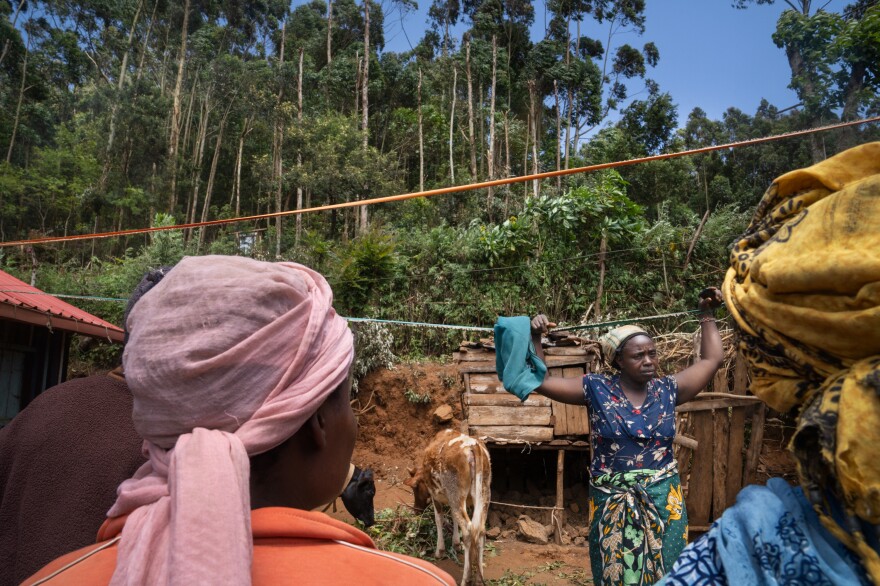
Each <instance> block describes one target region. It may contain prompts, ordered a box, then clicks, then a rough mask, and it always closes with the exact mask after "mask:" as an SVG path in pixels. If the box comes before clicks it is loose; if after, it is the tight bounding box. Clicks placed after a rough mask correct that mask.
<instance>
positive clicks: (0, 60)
mask: <svg viewBox="0 0 880 586" xmlns="http://www.w3.org/2000/svg"><path fill="white" fill-rule="evenodd" d="M26 1H27V0H21V2H19V3H18V6H17V7H16V8H15V14H14V15H13V16H12V22H11V28H15V23H16V22H18V15H19V14H20V13H21V9H22V8H24V4H25V2H26ZM10 42H11V39H6V42H5V43H3V50H2V51H0V64H2V63H3V60H4V59H5V58H6V54H7V53H8V52H9V43H10Z"/></svg>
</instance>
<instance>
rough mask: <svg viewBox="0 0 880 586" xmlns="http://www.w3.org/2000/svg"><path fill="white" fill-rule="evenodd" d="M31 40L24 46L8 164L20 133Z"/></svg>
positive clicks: (7, 154)
mask: <svg viewBox="0 0 880 586" xmlns="http://www.w3.org/2000/svg"><path fill="white" fill-rule="evenodd" d="M30 48H31V39H30V36H28V42H27V43H26V44H25V46H24V63H22V66H21V85H20V86H19V88H18V103H17V104H16V105H15V118H14V120H13V123H12V136H10V137H9V148H8V149H7V150H6V164H7V165H8V164H10V163H11V162H12V149H13V148H15V135H16V134H17V133H18V121H19V120H20V119H21V102H22V101H23V100H24V92H25V89H26V88H25V82H26V81H27V67H28V57H29V56H30V54H31V52H30Z"/></svg>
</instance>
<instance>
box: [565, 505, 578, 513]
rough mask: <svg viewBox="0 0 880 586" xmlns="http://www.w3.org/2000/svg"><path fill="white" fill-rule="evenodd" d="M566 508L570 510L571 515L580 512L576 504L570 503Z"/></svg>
mask: <svg viewBox="0 0 880 586" xmlns="http://www.w3.org/2000/svg"><path fill="white" fill-rule="evenodd" d="M568 508H569V509H571V512H572V513H579V512H580V511H581V508H580V506H579V505H578V504H577V503H571V504H570V505H568Z"/></svg>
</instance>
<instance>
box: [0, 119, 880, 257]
mask: <svg viewBox="0 0 880 586" xmlns="http://www.w3.org/2000/svg"><path fill="white" fill-rule="evenodd" d="M869 122H880V116H874V117H872V118H864V119H862V120H853V121H851V122H841V123H838V124H829V125H827V126H820V127H817V128H809V129H807V130H795V131H792V132H786V133H783V134H776V135H773V136H765V137H762V138H752V139H749V140H742V141H738V142H731V143H727V144H722V145H714V146H707V147H701V148H698V149H691V150H688V151H680V152H677V153H665V154H662V155H652V156H649V157H640V158H638V159H628V160H625V161H615V162H612V163H600V164H598V165H588V166H586V167H576V168H574V169H561V170H559V171H547V172H545V173H535V174H533V175H520V176H518V177H506V178H504V179H496V180H494V181H482V182H479V183H471V184H469V185H454V186H452V187H441V188H439V189H429V190H427V191H416V192H413V193H403V194H398V195H389V196H386V197H376V198H372V199H363V200H360V201H349V202H345V203H337V204H331V205H325V206H318V207H312V208H305V209H299V210H290V211H286V212H272V213H268V214H259V215H256V216H244V217H239V218H230V219H226V220H209V221H207V222H192V223H189V224H176V225H174V226H156V227H153V228H133V229H130V230H118V231H115V232H100V233H96V234H74V235H70V236H55V237H46V238H32V239H30V240H13V241H8V242H0V248H4V247H9V246H24V245H28V244H30V245H33V244H49V243H53V242H70V241H74V240H96V239H98V238H114V237H117V236H132V235H135V234H146V233H149V232H162V231H165V230H188V229H191V228H203V227H207V226H220V225H223V224H235V223H238V222H249V221H254V220H263V219H268V218H277V217H281V216H292V215H295V214H306V213H311V212H320V211H326V210H337V209H342V208H353V207H360V206H365V205H374V204H379V203H388V202H392V201H403V200H406V199H414V198H417V197H431V196H434V195H444V194H447V193H455V192H459V191H472V190H475V189H485V188H487V187H497V186H500V185H510V184H513V183H525V182H528V181H538V180H541V179H549V178H551V177H562V176H565V175H574V174H576V173H588V172H591V171H599V170H601V169H613V168H615V167H625V166H629V165H637V164H639V163H647V162H649V161H662V160H665V159H674V158H677V157H684V156H690V155H697V154H700V153H708V152H712V151H719V150H722V149H732V148H738V147H742V146H749V145H755V144H761V143H765V142H771V141H775V140H781V139H784V138H792V137H795V136H803V135H806V134H812V133H814V132H824V131H826V130H834V129H836V128H845V127H847V126H856V125H859V124H867V123H869Z"/></svg>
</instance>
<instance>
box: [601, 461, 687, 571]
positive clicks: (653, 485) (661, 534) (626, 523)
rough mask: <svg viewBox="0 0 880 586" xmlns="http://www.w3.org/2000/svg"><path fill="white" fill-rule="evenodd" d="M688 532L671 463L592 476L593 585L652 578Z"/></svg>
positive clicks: (683, 542) (668, 562)
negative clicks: (655, 467) (660, 467)
mask: <svg viewBox="0 0 880 586" xmlns="http://www.w3.org/2000/svg"><path fill="white" fill-rule="evenodd" d="M687 532H688V522H687V511H686V510H685V507H684V500H683V498H682V494H681V479H680V478H679V476H678V468H677V466H676V465H675V464H674V463H673V464H671V465H670V466H667V467H665V468H663V469H661V470H630V471H627V472H618V473H613V474H602V475H600V476H596V477H593V478H592V479H591V480H590V565H591V567H592V570H593V580H594V581H595V583H596V584H601V585H603V586H617V585H630V584H636V585H641V584H654V583H656V582H657V581H658V580H660V578H661V577H662V576H663V574H664V573H665V570H666V568H669V567H671V566H672V564H673V563H674V562H675V560H676V558H678V555H679V554H680V553H681V551H682V550H683V549H684V547H685V545H686V544H687Z"/></svg>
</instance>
